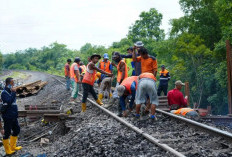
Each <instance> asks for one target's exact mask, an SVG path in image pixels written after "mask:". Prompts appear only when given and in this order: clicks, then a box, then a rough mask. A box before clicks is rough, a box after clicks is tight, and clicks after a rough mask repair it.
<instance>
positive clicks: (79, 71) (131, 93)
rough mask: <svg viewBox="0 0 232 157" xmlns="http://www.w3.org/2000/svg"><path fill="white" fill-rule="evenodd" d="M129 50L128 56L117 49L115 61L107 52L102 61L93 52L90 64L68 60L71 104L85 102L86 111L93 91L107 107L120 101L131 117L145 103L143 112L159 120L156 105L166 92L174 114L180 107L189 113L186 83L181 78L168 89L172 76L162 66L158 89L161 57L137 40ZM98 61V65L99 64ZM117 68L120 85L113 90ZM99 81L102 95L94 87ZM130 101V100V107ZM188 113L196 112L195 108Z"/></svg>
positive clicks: (120, 112) (123, 113)
mask: <svg viewBox="0 0 232 157" xmlns="http://www.w3.org/2000/svg"><path fill="white" fill-rule="evenodd" d="M127 52H128V54H126V55H124V54H121V53H120V52H113V53H112V60H113V61H112V62H111V61H110V60H109V56H108V54H107V53H105V54H104V55H103V59H102V60H100V59H101V56H100V55H98V54H93V55H92V56H90V57H89V58H88V61H89V63H88V64H87V66H85V65H83V63H82V62H81V59H80V58H79V57H77V58H75V60H74V63H73V64H72V65H71V60H70V59H68V60H67V63H66V65H65V77H66V80H67V90H70V81H71V85H72V94H71V99H70V103H72V104H76V103H78V102H80V101H81V106H82V112H85V111H86V100H87V97H88V93H91V94H92V96H93V98H94V99H95V100H96V102H97V103H98V104H99V105H103V107H106V108H107V107H109V106H110V105H112V104H117V105H118V116H127V115H128V113H129V112H130V111H132V110H133V108H134V104H135V106H136V107H135V109H136V111H135V112H136V113H135V117H137V118H139V117H140V114H141V112H140V108H141V106H145V110H144V111H143V112H144V113H150V118H151V119H156V116H155V110H156V106H158V105H159V101H158V96H161V93H163V95H165V96H166V95H167V97H168V104H169V106H170V110H173V111H172V113H174V114H181V113H182V112H180V111H179V109H181V110H183V109H185V112H186V111H187V110H188V109H189V108H187V99H188V98H187V97H184V96H183V94H182V93H181V88H182V86H184V84H183V83H182V82H181V81H176V82H175V86H176V87H175V88H174V89H173V90H170V91H169V92H167V90H168V81H169V80H170V78H171V77H170V74H169V71H168V70H167V69H166V68H165V65H162V66H161V71H160V72H159V76H160V80H159V87H158V90H157V87H156V84H157V83H156V82H157V79H156V76H157V70H158V63H157V59H156V58H155V57H154V56H151V55H150V54H149V53H148V50H147V49H146V48H145V46H144V44H143V43H142V42H141V41H138V42H136V43H135V44H134V46H133V47H129V48H128V49H127ZM98 62H99V63H98ZM97 63H98V65H96V64H97ZM113 67H115V68H116V69H117V75H116V87H115V88H114V91H113V93H112V92H111V85H112V82H113V79H114V76H113ZM95 82H96V83H97V84H98V86H99V87H100V89H99V91H98V95H97V94H96V92H95V90H94V83H95ZM80 83H81V84H82V87H83V97H82V100H80V99H79V98H78V95H77V94H78V91H79V84H80ZM105 93H107V94H105ZM105 97H107V98H110V100H109V103H107V104H105V105H104V104H103V103H102V99H103V98H105ZM126 100H128V101H129V105H128V106H127V105H126V104H127V103H126ZM174 111H176V112H174ZM187 112H192V110H191V111H190V110H188V111H187ZM182 115H184V114H182Z"/></svg>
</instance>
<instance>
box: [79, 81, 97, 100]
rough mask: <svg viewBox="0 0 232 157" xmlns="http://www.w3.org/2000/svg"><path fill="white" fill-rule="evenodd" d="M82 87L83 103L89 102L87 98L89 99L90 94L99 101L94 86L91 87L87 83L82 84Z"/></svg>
mask: <svg viewBox="0 0 232 157" xmlns="http://www.w3.org/2000/svg"><path fill="white" fill-rule="evenodd" d="M82 87H83V98H82V103H86V100H87V98H88V95H89V93H91V94H92V96H93V98H94V99H95V100H97V99H98V97H97V94H96V92H95V90H94V88H93V86H91V85H89V84H87V83H82Z"/></svg>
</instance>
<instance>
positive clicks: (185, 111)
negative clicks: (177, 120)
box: [174, 108, 194, 116]
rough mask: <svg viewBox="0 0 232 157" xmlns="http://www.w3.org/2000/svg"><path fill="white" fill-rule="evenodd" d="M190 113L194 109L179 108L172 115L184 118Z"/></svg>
mask: <svg viewBox="0 0 232 157" xmlns="http://www.w3.org/2000/svg"><path fill="white" fill-rule="evenodd" d="M190 111H194V109H191V108H180V109H178V110H176V111H175V112H174V113H175V114H181V115H183V116H185V115H186V114H187V113H188V112H190Z"/></svg>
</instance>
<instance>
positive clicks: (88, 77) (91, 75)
mask: <svg viewBox="0 0 232 157" xmlns="http://www.w3.org/2000/svg"><path fill="white" fill-rule="evenodd" d="M90 63H91V62H90ZM90 63H89V64H90ZM89 64H88V65H87V69H86V72H85V75H84V78H83V80H82V83H87V84H89V85H92V86H93V85H94V82H95V77H96V70H89Z"/></svg>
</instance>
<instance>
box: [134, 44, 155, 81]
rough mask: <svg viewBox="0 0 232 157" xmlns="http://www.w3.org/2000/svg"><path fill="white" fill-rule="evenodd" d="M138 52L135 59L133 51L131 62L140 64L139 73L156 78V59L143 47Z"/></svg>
mask: <svg viewBox="0 0 232 157" xmlns="http://www.w3.org/2000/svg"><path fill="white" fill-rule="evenodd" d="M134 49H136V47H134ZM138 52H139V54H140V56H139V57H136V54H135V51H134V52H133V61H134V62H141V73H146V72H147V73H152V74H153V75H154V76H155V77H156V74H157V68H158V67H157V60H156V58H155V57H153V56H151V55H149V54H148V51H147V49H146V48H144V47H141V48H140V49H139V50H138Z"/></svg>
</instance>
